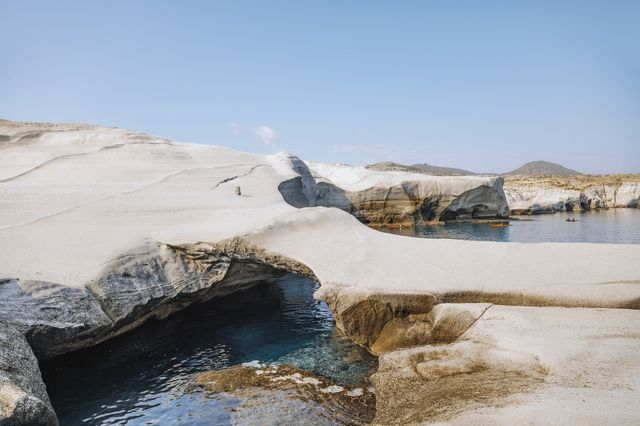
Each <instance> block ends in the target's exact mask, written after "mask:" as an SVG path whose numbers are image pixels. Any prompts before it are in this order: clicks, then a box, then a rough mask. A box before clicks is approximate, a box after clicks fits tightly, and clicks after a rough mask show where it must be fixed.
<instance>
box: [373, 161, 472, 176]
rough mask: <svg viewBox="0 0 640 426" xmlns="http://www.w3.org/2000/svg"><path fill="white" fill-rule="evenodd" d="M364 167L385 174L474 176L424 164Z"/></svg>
mask: <svg viewBox="0 0 640 426" xmlns="http://www.w3.org/2000/svg"><path fill="white" fill-rule="evenodd" d="M365 167H366V168H367V169H371V170H378V171H385V172H388V171H402V172H412V173H424V174H428V175H435V176H464V175H474V174H476V173H473V172H470V171H467V170H462V169H454V168H452V167H439V166H432V165H430V164H426V163H423V164H412V165H411V166H406V165H404V164H399V163H393V162H391V161H385V162H382V163H375V164H369V165H368V166H365Z"/></svg>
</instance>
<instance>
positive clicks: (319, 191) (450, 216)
mask: <svg viewBox="0 0 640 426" xmlns="http://www.w3.org/2000/svg"><path fill="white" fill-rule="evenodd" d="M298 161H299V160H298ZM307 166H308V168H307V169H306V170H305V168H304V167H307ZM304 167H302V164H299V163H298V168H297V169H296V170H297V171H298V172H299V173H300V177H296V178H293V179H291V180H288V181H285V182H282V183H281V184H280V186H279V189H280V192H281V193H282V194H283V197H284V198H285V200H286V201H287V202H288V203H289V204H291V205H293V206H295V207H298V208H300V207H310V206H324V207H337V208H339V209H341V210H344V211H346V212H348V213H350V214H352V215H354V216H355V217H356V218H358V220H360V221H362V222H364V223H366V224H368V225H371V226H382V225H392V226H401V225H402V226H413V225H420V224H425V223H430V222H437V221H442V220H464V219H484V218H496V217H497V218H501V217H506V216H507V215H508V208H507V202H506V198H505V195H504V191H503V189H502V183H503V182H502V178H498V177H480V176H457V177H437V176H430V175H425V174H422V173H409V172H404V171H380V170H374V169H369V168H364V167H353V166H347V165H330V164H321V163H313V162H310V163H307V164H306V165H305V166H304ZM312 182H315V184H314V183H312ZM303 193H304V194H305V197H300V196H299V194H303ZM311 194H315V198H314V199H313V200H311V199H310V198H309V196H310V195H311Z"/></svg>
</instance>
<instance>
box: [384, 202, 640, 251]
mask: <svg viewBox="0 0 640 426" xmlns="http://www.w3.org/2000/svg"><path fill="white" fill-rule="evenodd" d="M519 218H521V219H522V220H519V221H512V222H511V223H510V225H509V226H505V227H492V226H489V225H488V224H486V223H457V224H447V225H435V226H423V227H416V228H407V229H385V228H383V229H382V231H384V232H390V233H393V234H401V235H408V236H413V237H423V238H451V239H460V240H481V241H513V242H521V243H541V242H576V243H612V244H640V209H612V210H603V211H594V212H585V213H566V212H558V213H554V214H544V215H536V216H520V217H519ZM568 218H574V219H576V221H575V222H567V221H566V220H567V219H568Z"/></svg>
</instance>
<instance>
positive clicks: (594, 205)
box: [504, 174, 640, 214]
mask: <svg viewBox="0 0 640 426" xmlns="http://www.w3.org/2000/svg"><path fill="white" fill-rule="evenodd" d="M504 191H505V194H506V197H507V202H508V203H509V209H510V213H511V214H540V213H553V212H556V211H588V210H597V209H606V208H616V207H638V206H639V205H640V175H638V174H628V175H606V176H588V175H579V176H506V177H505V184H504Z"/></svg>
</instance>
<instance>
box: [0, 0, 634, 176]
mask: <svg viewBox="0 0 640 426" xmlns="http://www.w3.org/2000/svg"><path fill="white" fill-rule="evenodd" d="M0 20H1V24H0V48H1V52H2V54H1V55H0V117H2V118H8V119H14V120H29V121H74V122H89V123H97V124H103V125H108V126H117V127H125V128H131V129H137V130H142V131H145V132H149V133H152V134H157V135H160V136H166V137H169V138H172V139H175V140H179V141H184V142H199V143H211V144H216V145H225V146H230V147H234V148H237V149H241V150H247V151H254V152H265V153H268V152H274V151H278V150H286V151H289V152H292V153H294V154H296V155H298V156H300V157H302V158H305V159H314V160H320V161H330V162H346V163H351V164H365V163H369V162H375V161H383V160H390V161H398V162H403V163H418V162H427V163H431V164H437V165H450V166H456V167H462V168H467V169H471V170H476V171H506V170H510V169H513V168H515V167H518V166H519V165H521V164H522V163H524V162H526V161H530V160H539V159H546V160H550V161H556V162H559V163H562V164H564V165H566V166H568V167H571V168H575V169H577V170H581V171H585V172H591V173H607V172H631V171H635V172H640V25H638V22H640V1H628V2H626V1H588V0H584V1H540V0H538V1H530V2H526V1H503V2H494V1H456V2H451V1H449V2H446V1H441V2H432V1H426V0H425V1H416V2H410V1H404V2H402V1H398V2H391V1H388V2H378V1H266V0H263V1H257V0H256V1H253V2H246V1H238V0H235V1H64V0H63V1H55V2H53V1H40V2H38V1H29V0H22V1H13V2H11V1H2V2H1V3H0Z"/></svg>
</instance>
